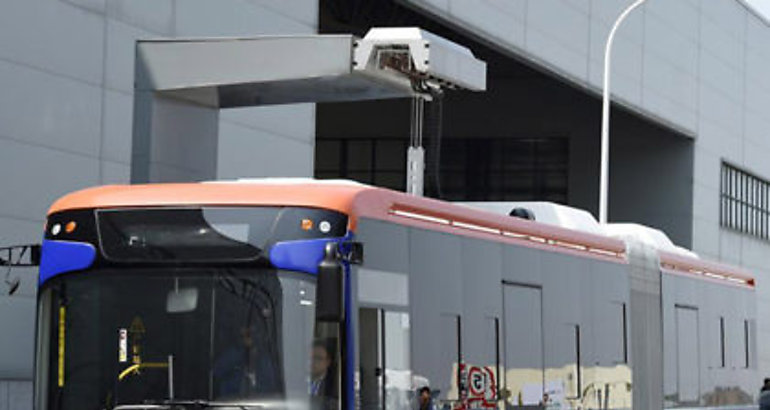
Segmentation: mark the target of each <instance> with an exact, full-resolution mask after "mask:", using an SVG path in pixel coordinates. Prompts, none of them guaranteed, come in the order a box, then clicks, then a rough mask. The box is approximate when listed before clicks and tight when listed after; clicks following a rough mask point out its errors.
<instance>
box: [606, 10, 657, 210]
mask: <svg viewBox="0 0 770 410" xmlns="http://www.w3.org/2000/svg"><path fill="white" fill-rule="evenodd" d="M645 1H647V0H636V1H635V2H634V3H633V4H631V5H630V6H628V7H627V8H626V9H625V10H623V12H622V13H620V16H618V18H617V20H615V24H614V25H613V26H612V29H611V30H610V35H609V36H608V37H607V44H606V45H605V46H604V82H603V88H602V149H601V156H602V158H601V171H600V175H599V222H600V223H602V224H606V223H607V197H608V195H607V191H608V189H609V187H608V185H609V168H610V57H611V53H612V40H613V39H614V38H615V31H617V29H618V27H620V23H622V22H623V20H625V19H626V17H627V16H628V14H629V13H631V12H632V11H633V10H634V9H635V8H637V7H639V6H641V5H642V3H644V2H645Z"/></svg>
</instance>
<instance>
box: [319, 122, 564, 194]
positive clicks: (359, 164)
mask: <svg viewBox="0 0 770 410" xmlns="http://www.w3.org/2000/svg"><path fill="white" fill-rule="evenodd" d="M406 148H407V140H406V139H403V138H402V139H394V138H349V139H340V138H319V139H317V140H316V169H315V175H316V177H317V178H349V179H353V180H356V181H359V182H364V183H368V184H372V185H376V186H381V187H386V188H391V189H394V190H397V191H403V190H404V188H405V184H406ZM431 153H432V152H431V148H430V147H426V156H429V155H431ZM431 160H432V158H428V157H426V165H427V166H426V175H425V192H426V194H427V195H429V196H436V195H434V193H435V186H434V185H435V184H434V179H433V178H432V177H431V176H430V175H429V174H430V171H429V168H430V165H429V164H430V161H431ZM568 164H569V141H568V139H567V138H562V137H553V138H526V139H523V138H483V137H478V138H445V139H444V140H443V141H442V147H441V181H440V182H441V198H442V199H446V200H450V201H535V200H537V201H551V202H557V203H562V204H566V203H567V182H568V181H567V174H568V172H567V171H568Z"/></svg>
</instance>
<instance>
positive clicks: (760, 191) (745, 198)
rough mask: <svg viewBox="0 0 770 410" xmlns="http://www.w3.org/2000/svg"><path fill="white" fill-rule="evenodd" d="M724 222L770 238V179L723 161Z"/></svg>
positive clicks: (722, 209) (754, 234) (726, 225)
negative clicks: (769, 180)
mask: <svg viewBox="0 0 770 410" xmlns="http://www.w3.org/2000/svg"><path fill="white" fill-rule="evenodd" d="M720 196H721V198H720V206H719V208H720V212H719V223H720V225H722V226H724V227H726V228H730V229H734V230H736V231H738V232H742V233H745V234H748V235H752V236H756V237H759V238H762V239H770V229H768V223H770V182H768V181H767V180H765V179H762V178H759V177H758V176H756V175H753V174H751V173H749V172H746V171H744V170H742V169H739V168H737V167H735V166H733V165H730V164H728V163H726V162H722V175H721V179H720Z"/></svg>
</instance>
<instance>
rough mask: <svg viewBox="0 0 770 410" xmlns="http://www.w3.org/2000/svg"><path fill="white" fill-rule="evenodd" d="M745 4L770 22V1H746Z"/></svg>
mask: <svg viewBox="0 0 770 410" xmlns="http://www.w3.org/2000/svg"><path fill="white" fill-rule="evenodd" d="M746 3H749V4H750V5H751V7H754V9H756V10H757V11H758V12H760V13H761V14H762V15H764V16H765V19H767V20H770V0H746Z"/></svg>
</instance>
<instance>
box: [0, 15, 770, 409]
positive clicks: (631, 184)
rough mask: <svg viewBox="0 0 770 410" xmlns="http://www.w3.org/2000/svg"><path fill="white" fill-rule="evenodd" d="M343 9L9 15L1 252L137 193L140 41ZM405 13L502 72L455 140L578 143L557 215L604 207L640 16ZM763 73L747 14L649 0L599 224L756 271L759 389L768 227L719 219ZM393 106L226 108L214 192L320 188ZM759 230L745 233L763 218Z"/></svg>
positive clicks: (2, 351) (767, 30)
mask: <svg viewBox="0 0 770 410" xmlns="http://www.w3.org/2000/svg"><path fill="white" fill-rule="evenodd" d="M337 3H345V2H344V1H331V0H329V1H319V0H291V1H281V0H216V1H214V0H5V1H3V2H2V3H0V90H2V92H0V171H1V172H0V175H2V176H1V177H0V178H2V182H3V186H4V187H5V188H6V189H5V190H4V192H5V195H3V196H2V200H0V245H2V244H17V243H24V242H37V241H39V240H40V236H41V231H42V229H41V228H42V224H43V222H44V217H45V213H46V210H47V207H48V206H49V205H50V204H51V202H52V201H53V200H55V199H56V198H57V197H59V196H61V195H63V194H65V193H67V192H71V191H73V190H77V189H80V188H84V187H88V186H94V185H100V184H116V183H117V184H120V183H129V182H130V175H131V153H132V118H133V87H134V83H133V78H134V46H135V41H136V40H137V39H140V38H158V37H160V38H169V37H210V36H228V37H248V36H255V35H261V34H307V33H316V32H318V31H319V30H321V25H322V22H321V20H322V19H323V16H324V10H328V9H335V10H336V9H338V8H339V7H337V6H338V4H337ZM348 3H350V2H348ZM396 3H397V4H398V7H401V8H404V9H406V10H408V12H409V13H411V14H413V15H416V16H419V18H420V19H422V20H424V21H427V22H429V23H431V24H434V25H438V26H441V27H442V30H444V31H446V32H450V33H457V36H459V37H460V38H461V39H467V40H468V41H469V42H472V43H474V44H479V45H481V46H483V47H486V48H488V49H489V50H491V51H489V55H490V56H491V57H490V58H491V59H495V58H498V57H499V59H500V60H501V61H502V60H505V62H504V63H501V64H500V67H502V68H501V69H500V70H499V72H494V69H493V73H492V75H494V76H496V77H495V78H496V79H497V80H494V81H491V83H490V87H489V91H488V92H487V93H486V94H485V96H484V97H480V96H479V97H467V98H466V97H463V96H460V97H448V99H447V102H446V112H447V113H448V114H446V115H445V118H446V121H447V124H445V127H444V128H445V129H444V131H445V133H446V135H447V137H448V138H450V139H451V138H454V137H456V138H478V137H480V136H498V137H500V138H516V137H518V136H520V135H522V134H526V135H535V134H537V135H540V136H545V135H569V138H568V142H567V144H568V146H569V155H570V158H571V159H570V160H569V161H568V164H567V166H566V171H565V173H566V175H567V177H568V179H567V182H564V183H565V184H567V186H568V189H567V188H565V189H567V192H568V195H567V199H566V200H565V202H567V203H569V204H570V205H575V206H580V207H584V208H588V209H591V210H595V206H596V205H595V201H596V197H597V195H596V192H598V191H597V187H596V185H598V183H597V181H598V179H597V178H595V176H596V175H598V174H596V170H597V169H598V162H597V161H596V160H597V159H598V148H597V147H598V140H599V132H598V130H599V128H598V125H599V119H600V118H599V111H598V108H599V106H598V104H597V103H596V95H597V94H598V93H599V92H600V86H601V76H602V56H603V46H604V41H605V36H606V34H607V32H608V31H609V28H610V26H611V24H612V22H613V20H614V18H615V17H616V16H617V15H618V14H619V13H620V11H621V10H622V8H623V7H625V6H626V5H628V4H630V3H631V0H479V1H469V0H399V1H396ZM372 12H376V10H373V11H372ZM367 19H370V20H371V21H372V22H374V21H376V18H374V16H364V17H363V21H364V24H363V25H365V22H366V21H369V20H367ZM359 26H360V25H359ZM442 34H443V33H442ZM493 54H494V55H493ZM258 69H259V68H258V67H255V70H258ZM530 72H536V73H537V75H532V74H531V73H530ZM768 72H770V24H768V22H767V21H766V20H764V19H763V18H761V17H760V16H759V15H757V14H756V13H754V12H753V11H752V10H751V9H750V8H749V7H748V6H746V5H745V4H744V3H743V2H742V1H740V0H648V2H647V3H646V4H645V5H644V6H643V7H642V8H641V9H639V10H636V11H635V12H634V13H633V14H632V15H631V16H630V17H629V18H628V20H627V21H626V22H625V23H624V26H623V27H622V28H621V29H620V31H619V33H618V37H617V38H616V42H615V51H614V58H613V73H612V74H613V82H612V84H613V98H614V101H615V102H616V103H617V108H618V110H616V111H615V112H616V113H617V114H616V116H615V117H613V118H614V119H615V118H618V119H619V121H617V122H615V123H613V128H612V130H611V138H612V141H613V144H614V145H613V165H612V168H611V178H613V181H614V182H613V184H614V185H613V187H612V192H611V195H610V201H611V205H610V206H611V208H610V220H611V221H618V222H620V221H627V222H643V223H646V224H650V225H653V226H655V227H658V228H660V229H663V230H664V231H666V232H667V233H669V235H670V236H671V237H672V238H674V239H675V241H676V242H678V243H679V244H681V245H685V246H690V247H692V249H693V250H694V251H696V252H697V253H698V254H699V255H701V256H702V257H704V258H708V259H714V260H721V261H724V262H727V263H731V264H737V265H741V266H744V267H745V268H747V269H748V270H750V271H752V272H753V273H754V274H755V275H756V276H757V295H758V300H757V309H758V312H760V313H759V314H758V326H757V329H758V335H757V338H758V359H759V370H760V373H761V374H763V375H767V376H770V318H769V317H767V316H765V315H763V314H762V313H761V312H767V311H770V285H768V283H770V282H766V281H768V280H770V267H768V265H767V264H766V262H765V261H766V260H767V259H768V257H769V256H770V242H768V240H767V235H764V234H763V233H762V229H759V230H758V231H757V230H755V229H753V228H752V229H745V228H746V225H747V224H746V223H742V224H737V225H736V224H734V223H732V222H730V217H729V216H730V215H731V214H729V209H731V208H730V206H732V204H733V202H726V198H728V197H729V198H732V197H734V196H745V195H746V192H748V190H744V191H738V193H737V194H736V193H735V192H734V191H733V190H730V189H727V188H726V187H727V186H728V185H730V184H729V183H728V182H729V181H730V179H729V178H731V177H729V176H728V175H731V174H728V173H726V172H727V171H725V166H726V165H727V166H729V167H732V168H733V169H737V170H739V171H740V172H742V173H744V174H747V175H750V176H751V178H754V179H756V180H757V181H759V182H758V183H757V184H756V191H757V192H759V190H760V188H761V187H762V185H761V182H762V181H768V180H770V161H767V160H766V158H767V157H768V156H769V155H770V136H768V135H767V133H768V130H770V76H769V75H768ZM542 94H547V95H548V98H549V99H548V100H542V101H541V99H540V98H539V97H538V95H542ZM453 98H454V99H453ZM384 104H391V106H387V105H371V104H370V103H366V104H360V105H357V108H355V110H357V111H355V112H356V113H358V114H365V115H364V116H361V117H354V118H350V117H348V118H347V120H345V121H343V120H342V119H341V117H343V116H345V115H347V114H346V113H347V111H345V107H344V106H335V105H328V106H321V105H319V107H318V110H319V111H323V118H321V117H320V116H319V115H320V114H317V107H316V106H315V105H314V104H301V105H290V106H276V107H265V108H248V109H234V110H226V111H223V112H222V113H221V115H220V123H219V133H218V134H219V138H218V143H217V146H216V150H217V161H216V164H213V166H215V167H216V170H217V177H218V178H234V177H242V176H243V177H246V176H247V177H262V176H313V175H314V174H316V175H318V174H319V172H318V169H319V167H320V166H321V165H323V164H319V160H317V159H316V158H320V157H317V150H316V141H317V138H318V141H321V140H322V137H328V136H330V135H332V134H335V133H341V132H348V133H353V132H357V133H358V136H359V137H360V136H362V135H368V136H370V137H371V138H378V137H380V136H382V135H383V133H385V134H388V133H389V134H388V135H392V136H400V137H402V138H406V137H407V135H408V127H399V126H398V122H396V125H393V123H391V122H390V121H388V119H384V120H382V122H383V124H382V126H381V127H377V128H376V130H377V132H374V131H371V130H372V129H373V128H372V125H373V124H372V122H371V121H364V120H358V121H357V120H356V118H359V119H360V118H367V116H368V117H369V118H376V117H377V115H378V112H381V110H382V108H383V107H386V108H388V107H390V108H388V109H387V110H386V112H392V113H395V114H394V115H399V114H398V113H399V110H400V109H401V108H400V107H402V106H399V105H398V103H384ZM393 104H395V105H393ZM484 104H489V106H493V107H497V109H498V110H499V112H498V111H495V112H493V113H489V112H487V111H488V110H485V109H483V108H480V107H485V105H484ZM474 110H476V111H474ZM482 111H483V112H482ZM399 118H401V119H404V118H408V117H404V116H401V117H399ZM401 124H403V121H402V122H401ZM389 127H390V128H389ZM501 129H505V130H509V131H510V130H518V132H505V133H500V132H499V131H500V130H501ZM367 132H368V133H369V134H366V133H367ZM395 155H400V152H399V151H398V150H396V154H395ZM195 166H196V165H195V164H191V168H195ZM178 171H179V172H180V175H183V174H184V169H179V170H178ZM744 179H746V178H745V177H744ZM741 181H743V180H741ZM741 183H743V182H741ZM384 185H387V184H384ZM752 186H754V185H752ZM752 189H753V188H752ZM639 192H642V193H643V194H639ZM752 192H753V191H752ZM640 195H641V196H642V198H641V199H639V197H640ZM752 195H754V194H752ZM758 197H759V198H762V195H758ZM735 201H738V202H740V201H742V199H740V198H738V199H735ZM735 201H734V202H735ZM744 202H746V201H744ZM751 203H754V202H751ZM756 203H757V204H758V205H757V206H756V207H755V208H763V209H767V208H768V207H770V205H768V204H769V203H770V201H767V200H762V199H759V200H758V202H756ZM756 215H759V216H752V217H750V218H759V219H757V221H758V222H757V223H756V224H754V225H760V222H761V221H762V220H766V218H765V216H763V215H765V214H763V213H758V214H756ZM763 218H765V219H763ZM748 225H751V224H748ZM18 273H23V275H22V276H23V283H22V287H21V289H20V291H19V292H18V293H17V294H16V295H14V296H12V297H7V296H5V295H4V294H3V295H0V329H2V331H0V410H7V409H14V410H16V409H28V408H30V407H31V395H32V388H31V378H32V365H33V364H32V362H33V354H34V351H33V347H34V346H33V337H34V322H35V284H36V280H35V276H34V272H31V271H30V272H18ZM27 273H28V274H27ZM758 383H759V381H758Z"/></svg>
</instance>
